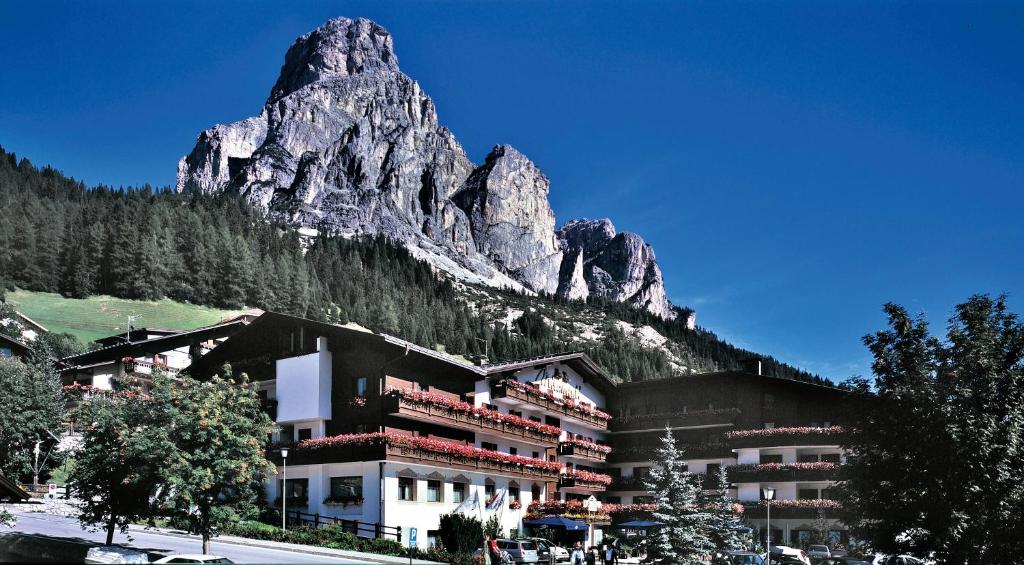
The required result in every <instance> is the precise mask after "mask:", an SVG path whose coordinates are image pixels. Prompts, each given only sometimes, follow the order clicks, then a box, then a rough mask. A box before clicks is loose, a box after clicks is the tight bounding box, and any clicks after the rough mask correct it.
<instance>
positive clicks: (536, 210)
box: [453, 145, 562, 294]
mask: <svg viewBox="0 0 1024 565" xmlns="http://www.w3.org/2000/svg"><path fill="white" fill-rule="evenodd" d="M453 200H454V202H455V204H456V205H458V206H459V208H461V209H462V210H463V211H464V212H465V213H466V215H467V216H469V224H470V227H471V229H472V231H473V239H474V241H475V242H476V247H477V250H479V251H480V252H481V253H483V254H484V255H485V256H487V257H488V258H489V259H491V260H492V261H494V262H495V263H496V264H497V265H498V266H499V267H500V268H502V269H503V270H504V271H505V272H507V273H509V274H511V275H513V276H514V277H515V278H516V279H518V280H520V281H522V282H523V283H524V284H526V285H527V286H528V287H530V288H531V289H533V290H536V291H545V292H548V293H552V294H553V293H554V292H555V291H556V290H557V289H558V269H559V267H560V265H561V263H562V250H561V248H560V247H559V244H558V238H556V237H555V213H554V212H552V211H551V204H550V203H549V202H548V178H547V177H546V176H544V173H542V172H541V171H540V169H538V168H537V166H536V165H534V164H533V163H532V162H530V160H529V159H527V158H526V157H525V156H524V155H523V154H522V153H520V152H518V151H516V150H515V149H513V148H512V147H510V146H508V145H499V146H497V147H495V148H494V149H492V150H491V153H490V154H489V155H487V159H486V161H485V162H484V164H483V165H481V166H480V167H478V168H477V169H476V170H475V171H473V173H472V174H471V175H469V178H468V179H466V182H465V184H464V185H463V187H462V189H461V190H460V191H459V192H457V193H456V194H455V196H454V198H453Z"/></svg>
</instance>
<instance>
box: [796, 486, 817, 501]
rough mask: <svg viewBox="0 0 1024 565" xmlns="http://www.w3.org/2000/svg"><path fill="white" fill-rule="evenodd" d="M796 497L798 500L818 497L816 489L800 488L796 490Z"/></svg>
mask: <svg viewBox="0 0 1024 565" xmlns="http://www.w3.org/2000/svg"><path fill="white" fill-rule="evenodd" d="M796 497H797V498H798V499H800V500H814V499H816V498H818V489H816V488H802V489H798V490H797V491H796Z"/></svg>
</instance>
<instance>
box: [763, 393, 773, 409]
mask: <svg viewBox="0 0 1024 565" xmlns="http://www.w3.org/2000/svg"><path fill="white" fill-rule="evenodd" d="M764 407H765V408H769V409H770V408H775V395H774V394H768V393H765V395H764Z"/></svg>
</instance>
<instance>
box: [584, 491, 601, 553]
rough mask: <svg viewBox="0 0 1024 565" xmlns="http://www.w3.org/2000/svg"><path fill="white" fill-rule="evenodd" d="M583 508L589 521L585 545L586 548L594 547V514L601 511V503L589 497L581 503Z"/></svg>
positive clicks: (593, 497) (595, 498)
mask: <svg viewBox="0 0 1024 565" xmlns="http://www.w3.org/2000/svg"><path fill="white" fill-rule="evenodd" d="M583 507H584V508H586V509H587V512H589V513H590V520H588V521H587V540H588V542H587V545H588V548H589V547H594V512H597V511H598V510H600V509H601V501H600V500H598V499H597V497H596V496H594V495H590V498H588V499H586V500H584V501H583Z"/></svg>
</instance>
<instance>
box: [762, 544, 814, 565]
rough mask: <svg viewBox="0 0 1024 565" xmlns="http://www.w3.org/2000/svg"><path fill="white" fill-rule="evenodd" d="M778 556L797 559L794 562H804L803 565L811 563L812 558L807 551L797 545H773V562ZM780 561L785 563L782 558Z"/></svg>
mask: <svg viewBox="0 0 1024 565" xmlns="http://www.w3.org/2000/svg"><path fill="white" fill-rule="evenodd" d="M776 557H786V558H791V559H796V561H794V563H802V564H803V565H811V558H810V557H808V556H807V552H805V551H804V550H802V549H797V548H795V547H789V546H786V545H773V546H772V548H771V562H772V563H775V559H776ZM779 563H783V561H782V560H781V559H780V560H779Z"/></svg>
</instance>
